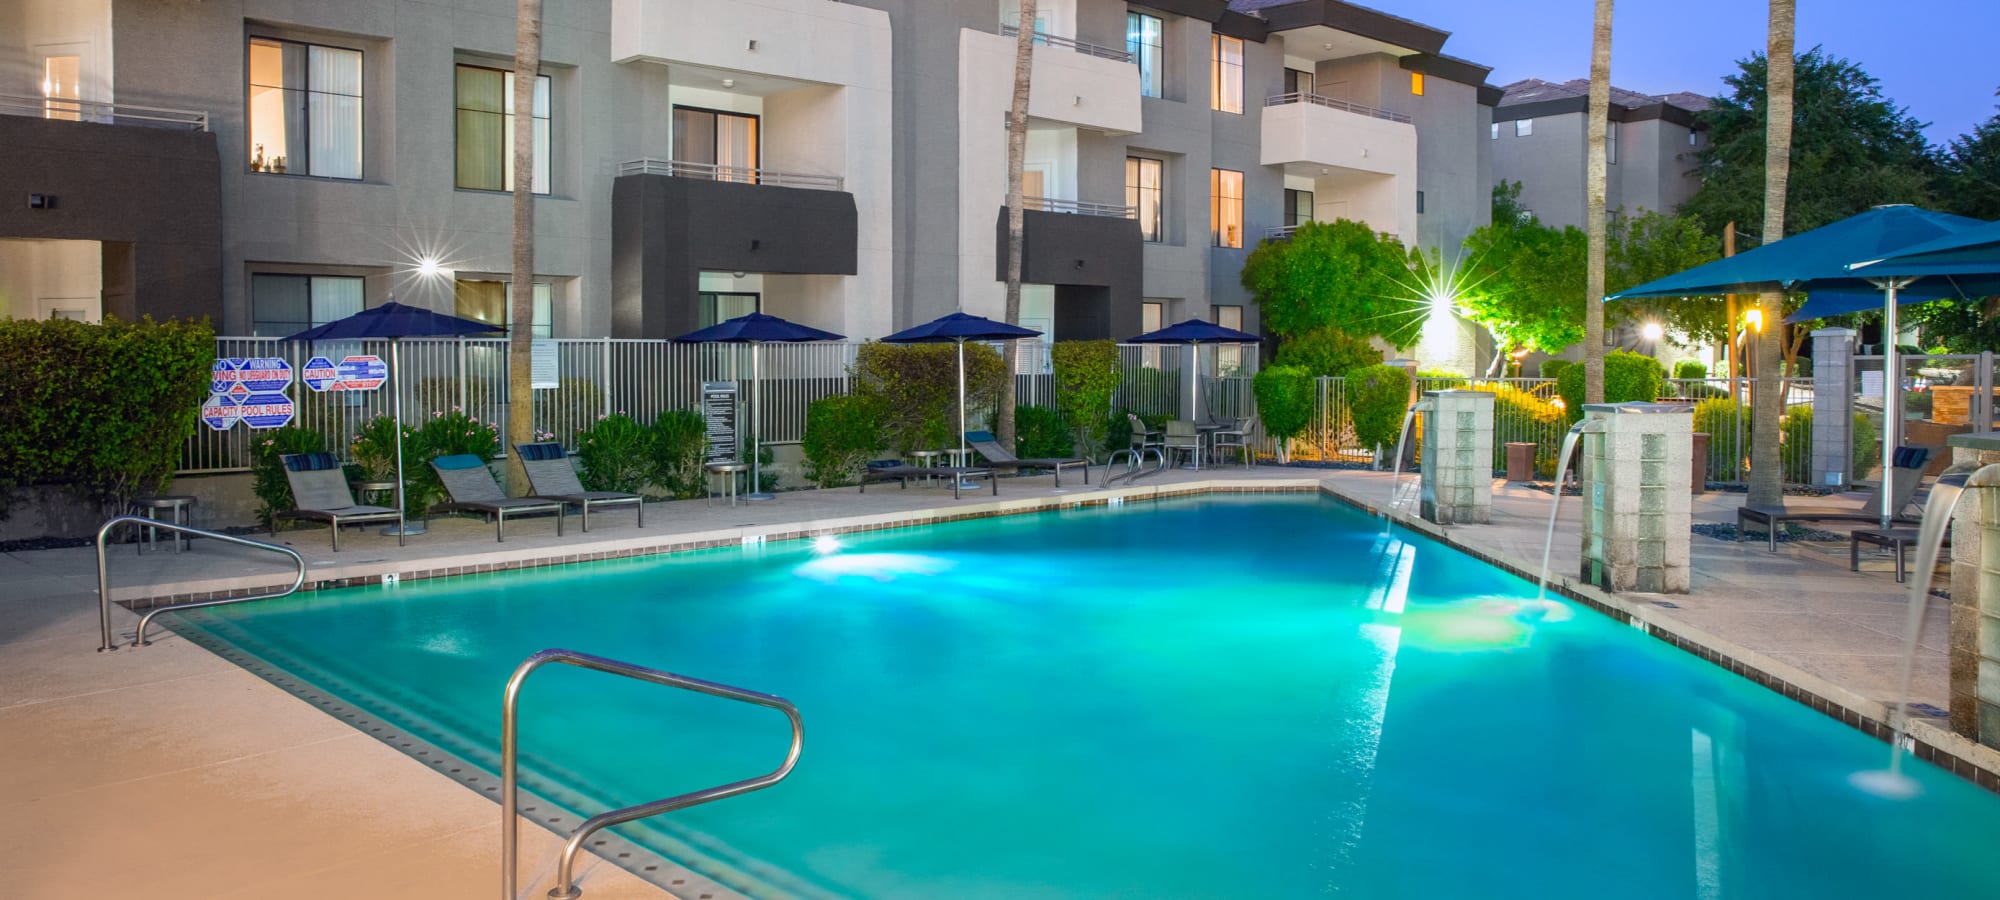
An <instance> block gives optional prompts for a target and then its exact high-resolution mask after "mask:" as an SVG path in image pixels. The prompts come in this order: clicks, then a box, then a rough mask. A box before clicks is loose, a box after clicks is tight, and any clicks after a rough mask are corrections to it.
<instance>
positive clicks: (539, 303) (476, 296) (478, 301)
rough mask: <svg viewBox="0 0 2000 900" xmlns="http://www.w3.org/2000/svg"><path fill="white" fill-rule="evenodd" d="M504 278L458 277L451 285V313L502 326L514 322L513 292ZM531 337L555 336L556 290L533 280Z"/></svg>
mask: <svg viewBox="0 0 2000 900" xmlns="http://www.w3.org/2000/svg"><path fill="white" fill-rule="evenodd" d="M511 287H513V286H512V285H510V284H508V283H507V282H505V281H477V280H471V279H459V280H458V281H457V282H455V283H454V284H453V285H452V300H453V304H452V305H453V306H454V309H453V310H452V312H453V314H454V315H457V316H460V317H462V318H467V319H475V320H477V321H480V322H491V323H493V324H495V325H499V326H501V327H503V328H504V327H511V326H512V325H513V313H514V307H513V303H514V292H513V291H512V290H510V288H511ZM528 334H529V336H530V337H536V338H552V337H555V289H554V288H553V287H552V286H551V285H550V284H549V283H548V282H546V281H537V282H535V321H534V324H533V325H532V326H531V327H530V328H529V331H528Z"/></svg>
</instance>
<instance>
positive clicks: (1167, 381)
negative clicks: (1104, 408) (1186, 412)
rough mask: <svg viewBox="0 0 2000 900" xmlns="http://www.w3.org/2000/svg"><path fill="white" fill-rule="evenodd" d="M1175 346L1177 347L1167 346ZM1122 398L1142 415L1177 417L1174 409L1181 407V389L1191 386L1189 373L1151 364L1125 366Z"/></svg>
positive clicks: (1128, 406) (1123, 402) (1120, 399)
mask: <svg viewBox="0 0 2000 900" xmlns="http://www.w3.org/2000/svg"><path fill="white" fill-rule="evenodd" d="M1164 349H1169V350H1170V349H1173V348H1164ZM1118 387H1119V392H1118V400H1117V402H1120V403H1122V404H1124V407H1125V408H1126V409H1130V410H1132V411H1134V412H1137V413H1139V414H1140V415H1142V416H1148V415H1166V416H1167V417H1168V418H1172V417H1173V412H1174V410H1178V409H1180V408H1181V407H1180V402H1181V399H1180V398H1181V391H1183V390H1186V389H1187V375H1186V374H1185V373H1182V374H1181V375H1180V377H1178V378H1176V377H1174V374H1173V373H1170V372H1166V371H1162V370H1160V369H1155V368H1151V367H1148V366H1133V367H1130V368H1127V369H1125V371H1124V373H1123V378H1122V379H1121V380H1120V382H1119V385H1118Z"/></svg>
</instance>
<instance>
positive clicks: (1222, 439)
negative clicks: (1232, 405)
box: [1208, 415, 1257, 469]
mask: <svg viewBox="0 0 2000 900" xmlns="http://www.w3.org/2000/svg"><path fill="white" fill-rule="evenodd" d="M1256 433H1257V417H1256V416H1254V415H1253V416H1250V417H1249V418H1246V419H1244V420H1242V421H1241V422H1238V423H1237V424H1236V425H1234V426H1231V427H1228V428H1224V429H1222V430H1221V431H1217V432H1215V433H1214V434H1212V435H1210V436H1209V441H1210V443H1209V447H1208V449H1209V452H1210V453H1212V454H1214V455H1215V456H1216V457H1218V458H1219V457H1221V456H1222V453H1223V451H1225V450H1235V451H1238V452H1240V453H1242V454H1243V468H1246V469H1247V468H1250V467H1251V466H1254V465H1256V464H1257V453H1256V448H1255V447H1253V446H1251V444H1250V436H1251V435H1253V434H1256Z"/></svg>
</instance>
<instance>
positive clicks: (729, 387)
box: [701, 381, 740, 462]
mask: <svg viewBox="0 0 2000 900" xmlns="http://www.w3.org/2000/svg"><path fill="white" fill-rule="evenodd" d="M701 416H702V419H703V420H705V421H706V422H707V425H708V429H707V430H708V457H707V459H706V461H707V462H736V461H738V460H739V459H740V457H739V456H738V455H737V452H736V382H734V381H704V382H702V383H701Z"/></svg>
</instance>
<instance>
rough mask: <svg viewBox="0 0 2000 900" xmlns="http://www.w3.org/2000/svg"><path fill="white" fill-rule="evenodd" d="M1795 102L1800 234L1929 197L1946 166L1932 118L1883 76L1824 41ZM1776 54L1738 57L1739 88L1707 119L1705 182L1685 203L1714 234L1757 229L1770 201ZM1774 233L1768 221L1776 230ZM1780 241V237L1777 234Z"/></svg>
mask: <svg viewBox="0 0 2000 900" xmlns="http://www.w3.org/2000/svg"><path fill="white" fill-rule="evenodd" d="M1785 58H1786V60H1788V61H1791V60H1796V65H1795V66H1787V67H1786V68H1788V69H1793V70H1794V74H1795V87H1796V92H1795V96H1794V97H1792V98H1785V99H1786V100H1787V101H1795V102H1792V108H1793V109H1794V114H1793V115H1794V119H1793V121H1795V122H1796V123H1797V128H1798V137H1799V142H1798V144H1797V146H1796V147H1795V148H1793V152H1792V153H1791V161H1792V162H1795V163H1796V164H1797V165H1796V168H1795V170H1793V171H1790V172H1789V176H1788V180H1787V183H1786V193H1785V196H1784V198H1783V199H1784V205H1785V224H1786V226H1787V230H1786V231H1784V232H1783V233H1781V234H1779V235H1778V236H1779V237H1782V236H1783V235H1784V234H1797V233H1799V232H1802V231H1810V230H1812V229H1814V228H1818V227H1820V226H1821V225H1826V224H1829V223H1832V222H1836V221H1839V220H1840V219H1844V218H1846V217H1848V216H1851V215H1854V214H1856V213H1860V212H1865V211H1867V210H1868V209H1869V208H1871V207H1874V206H1878V205H1881V204H1884V203H1916V204H1927V203H1928V201H1930V199H1931V193H1930V183H1931V179H1932V176H1933V173H1934V172H1935V170H1936V168H1937V166H1936V164H1935V162H1933V160H1932V159H1931V155H1930V149H1929V147H1928V145H1927V144H1926V143H1925V141H1924V136H1923V131H1922V128H1923V123H1921V122H1918V121H1917V120H1916V119H1913V118H1911V117H1910V115H1909V113H1908V111H1906V110H1905V109H1903V108H1901V107H1898V106H1896V105H1895V104H1894V103H1893V102H1892V101H1890V100H1889V99H1888V98H1887V97H1885V96H1883V94H1882V88H1881V84H1880V83H1879V82H1877V81H1876V80H1875V78H1873V77H1872V76H1870V75H1869V74H1868V73H1867V72H1865V71H1863V70H1862V69H1861V67H1860V66H1858V65H1856V64H1855V63H1853V62H1850V61H1848V60H1845V59H1841V58H1839V57H1835V56H1829V55H1827V54H1826V53H1825V52H1823V51H1822V50H1820V49H1819V48H1814V49H1812V50H1811V51H1808V52H1806V53H1804V54H1800V55H1797V56H1796V57H1795V56H1793V55H1792V54H1790V53H1789V52H1788V53H1787V55H1786V57H1785ZM1771 59H1772V57H1771V56H1770V54H1768V53H1762V54H1756V55H1753V56H1751V57H1750V58H1748V59H1743V60H1738V61H1737V67H1738V71H1737V72H1736V73H1735V74H1733V75H1730V76H1729V77H1727V78H1725V79H1723V80H1724V82H1725V83H1726V84H1727V85H1728V86H1729V88H1730V90H1729V93H1728V94H1727V95H1725V96H1722V97H1717V98H1715V100H1714V103H1713V105H1711V106H1710V107H1709V108H1708V110H1707V111H1705V112H1703V113H1701V114H1700V115H1699V116H1698V119H1699V121H1700V122H1701V123H1703V124H1705V125H1706V126H1707V127H1708V136H1709V143H1708V146H1706V147H1704V148H1702V149H1701V150H1700V151H1698V152H1697V154H1696V159H1697V168H1698V171H1699V172H1700V174H1701V179H1702V183H1701V187H1700V188H1698V189H1697V190H1696V191H1695V194H1694V196H1693V197H1691V198H1689V200H1688V202H1687V203H1686V204H1685V205H1684V206H1682V207H1681V211H1682V212H1685V213H1692V214H1693V215H1695V216H1696V217H1697V218H1699V219H1701V221H1702V223H1703V224H1704V225H1705V226H1707V228H1708V230H1709V231H1711V232H1720V231H1721V230H1722V226H1723V225H1724V224H1725V223H1728V222H1735V223H1737V227H1738V228H1742V229H1746V230H1748V229H1756V228H1758V227H1759V223H1760V222H1762V221H1763V218H1764V214H1765V212H1766V209H1767V207H1766V206H1765V205H1764V204H1762V203H1760V202H1759V198H1760V197H1762V195H1763V194H1764V189H1765V160H1766V157H1767V155H1768V153H1767V148H1766V141H1767V140H1768V136H1767V134H1766V129H1765V122H1766V116H1765V114H1764V113H1765V107H1766V106H1767V98H1770V97H1774V96H1775V94H1773V93H1772V92H1771V90H1770V88H1769V83H1770V82H1772V81H1773V79H1774V78H1775V77H1776V76H1777V73H1776V72H1773V71H1772V69H1773V68H1775V67H1773V66H1771V65H1770V64H1769V63H1770V60H1771ZM1766 231H1768V229H1766ZM1773 239H1775V238H1773Z"/></svg>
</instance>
